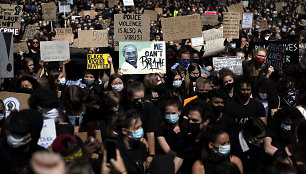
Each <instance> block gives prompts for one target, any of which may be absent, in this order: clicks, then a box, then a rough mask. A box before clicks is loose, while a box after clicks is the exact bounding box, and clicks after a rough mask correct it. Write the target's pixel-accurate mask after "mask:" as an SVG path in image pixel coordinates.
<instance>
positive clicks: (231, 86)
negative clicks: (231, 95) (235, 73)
mask: <svg viewBox="0 0 306 174" xmlns="http://www.w3.org/2000/svg"><path fill="white" fill-rule="evenodd" d="M233 87H234V83H228V84H227V85H224V89H225V90H226V91H230V90H232V89H233Z"/></svg>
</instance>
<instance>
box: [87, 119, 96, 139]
mask: <svg viewBox="0 0 306 174" xmlns="http://www.w3.org/2000/svg"><path fill="white" fill-rule="evenodd" d="M88 137H93V138H96V124H95V122H90V123H88V127H87V138H88Z"/></svg>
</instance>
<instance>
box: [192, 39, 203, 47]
mask: <svg viewBox="0 0 306 174" xmlns="http://www.w3.org/2000/svg"><path fill="white" fill-rule="evenodd" d="M191 44H192V46H193V47H199V46H204V40H203V37H196V38H191Z"/></svg>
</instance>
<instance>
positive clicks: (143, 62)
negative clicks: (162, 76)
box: [119, 42, 166, 74]
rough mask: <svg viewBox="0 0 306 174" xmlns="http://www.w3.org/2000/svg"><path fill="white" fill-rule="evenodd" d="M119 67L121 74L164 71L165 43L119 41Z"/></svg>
mask: <svg viewBox="0 0 306 174" xmlns="http://www.w3.org/2000/svg"><path fill="white" fill-rule="evenodd" d="M119 67H120V68H121V71H122V73H123V74H149V73H158V72H161V73H166V43H165V42H120V43H119Z"/></svg>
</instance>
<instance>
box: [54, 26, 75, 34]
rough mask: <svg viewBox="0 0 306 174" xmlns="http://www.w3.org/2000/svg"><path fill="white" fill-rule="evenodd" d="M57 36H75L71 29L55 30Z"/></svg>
mask: <svg viewBox="0 0 306 174" xmlns="http://www.w3.org/2000/svg"><path fill="white" fill-rule="evenodd" d="M55 33H56V35H67V34H73V33H72V29H71V28H55Z"/></svg>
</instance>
